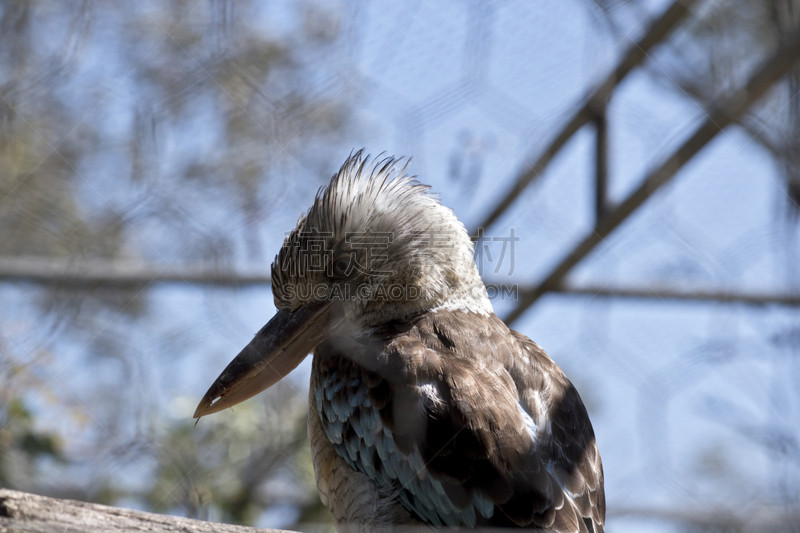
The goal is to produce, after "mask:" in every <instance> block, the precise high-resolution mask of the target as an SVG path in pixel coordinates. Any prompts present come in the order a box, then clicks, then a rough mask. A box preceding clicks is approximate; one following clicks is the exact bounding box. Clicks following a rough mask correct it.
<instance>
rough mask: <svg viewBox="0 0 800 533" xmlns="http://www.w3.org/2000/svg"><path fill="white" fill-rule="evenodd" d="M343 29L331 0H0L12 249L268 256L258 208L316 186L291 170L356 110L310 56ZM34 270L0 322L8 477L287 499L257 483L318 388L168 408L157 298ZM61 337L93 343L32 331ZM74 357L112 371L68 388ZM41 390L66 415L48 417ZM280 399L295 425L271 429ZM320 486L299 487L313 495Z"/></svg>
mask: <svg viewBox="0 0 800 533" xmlns="http://www.w3.org/2000/svg"><path fill="white" fill-rule="evenodd" d="M281 10H283V11H281ZM338 33H339V31H338V23H337V14H336V13H331V12H328V11H323V10H321V9H320V8H319V7H318V6H316V5H314V4H312V3H303V4H300V5H298V6H296V7H295V8H290V7H280V6H265V5H263V4H262V3H260V2H255V1H244V2H235V3H234V2H227V1H220V0H216V1H212V2H203V1H179V0H156V1H150V2H132V3H117V2H87V1H84V0H73V1H67V2H60V3H52V2H37V1H35V0H30V1H26V0H21V1H12V2H6V3H3V4H2V5H1V6H0V259H3V258H9V257H25V258H31V257H34V258H40V259H41V260H43V261H47V260H50V259H53V258H61V259H66V260H68V261H69V262H71V263H72V264H75V265H91V264H92V261H93V260H110V261H119V262H123V261H148V262H150V263H155V264H163V265H164V266H165V268H167V265H168V264H169V263H187V262H198V261H203V262H211V263H214V264H217V265H229V264H231V263H233V262H235V261H236V260H237V259H239V258H242V257H243V256H245V257H246V258H247V259H251V260H263V259H264V258H263V257H262V254H261V250H260V241H261V236H260V235H259V234H258V229H259V227H261V226H262V224H261V222H263V221H264V220H265V219H266V217H268V216H269V215H268V214H269V213H271V212H276V211H278V209H277V208H276V207H277V206H278V205H280V203H281V201H282V199H283V197H285V195H286V189H287V186H288V185H289V184H290V183H291V184H293V187H294V188H295V189H297V188H300V189H302V190H303V191H305V189H306V188H308V189H316V187H317V186H318V185H317V184H316V183H314V182H313V181H312V180H307V182H306V183H303V184H297V183H296V180H295V179H294V177H295V176H296V174H297V172H298V171H300V168H302V166H305V167H307V168H315V167H314V165H316V164H319V162H320V161H322V160H324V159H326V158H325V155H326V149H325V146H332V145H334V141H335V138H336V137H335V136H336V135H339V134H341V132H342V131H343V130H344V129H346V128H347V127H348V117H349V109H348V107H347V105H346V104H345V102H344V101H343V100H342V99H340V98H338V95H337V94H334V93H328V92H326V90H325V89H318V88H314V85H313V83H310V80H311V79H312V78H313V75H314V72H315V71H314V69H315V67H314V65H310V64H309V62H308V61H307V59H306V58H307V57H308V56H309V55H313V54H323V53H324V50H325V48H326V45H328V44H329V43H330V42H331V41H332V40H334V39H336V38H337V36H338ZM317 158H318V159H317ZM296 162H299V164H297V166H296V167H295V168H294V169H293V170H292V171H291V172H287V169H288V168H290V167H291V165H293V164H295V163H296ZM301 165H302V166H301ZM29 289H30V290H29V291H27V292H26V301H25V302H24V303H23V302H20V303H21V308H20V309H19V313H17V320H18V321H19V322H20V324H19V327H18V328H16V329H14V328H12V329H9V327H10V326H9V325H8V324H5V327H3V328H1V329H0V353H2V356H1V357H0V486H4V487H10V488H21V489H24V490H31V491H34V492H40V493H51V494H52V493H56V495H58V496H72V497H78V498H82V499H87V500H95V501H101V502H103V503H115V502H120V501H129V502H130V501H131V500H132V503H131V504H133V505H138V506H142V507H147V506H152V507H155V508H158V509H165V510H166V509H169V510H173V511H176V512H179V513H185V514H189V515H202V514H203V513H206V512H211V514H212V515H214V516H216V517H218V518H219V517H221V518H224V519H226V520H230V521H234V522H240V523H252V522H253V521H255V520H256V519H257V518H258V516H259V515H260V514H261V512H262V511H263V509H265V508H267V507H269V506H271V505H273V504H274V502H275V501H278V500H280V499H281V498H280V497H278V496H276V494H275V493H274V492H273V493H269V492H268V491H267V492H265V490H264V487H265V486H268V485H269V483H274V482H276V481H275V480H281V479H285V478H287V471H288V470H290V469H292V468H294V467H293V466H292V465H294V464H295V459H294V457H295V456H296V455H297V454H299V453H307V451H306V448H307V446H306V445H304V444H303V442H302V441H303V440H304V439H305V428H304V420H305V408H302V409H296V408H294V407H292V408H289V406H293V405H295V403H297V402H301V403H304V402H305V398H304V397H302V396H300V397H299V396H298V395H297V393H296V392H295V391H293V390H291V389H288V388H283V389H281V390H280V392H279V393H277V394H276V395H272V396H270V398H271V399H270V400H268V403H267V404H266V405H265V406H264V409H263V410H257V411H252V412H250V413H247V414H246V416H248V417H249V419H248V420H247V421H246V423H240V422H242V421H241V420H239V418H241V417H239V418H237V417H233V418H225V417H221V418H220V419H219V420H212V421H207V420H203V421H202V422H201V423H200V425H199V427H198V429H197V430H194V431H193V430H192V426H191V424H189V422H188V421H187V420H183V419H177V420H171V421H169V423H164V424H162V423H161V422H159V421H160V420H161V421H163V418H164V417H163V415H162V416H159V414H158V412H157V411H156V410H155V409H154V407H153V405H154V403H155V402H154V400H152V399H149V397H150V396H152V395H153V393H154V388H155V385H153V384H152V383H149V382H148V376H147V373H146V371H144V370H143V367H144V366H145V363H144V362H143V361H142V353H141V352H139V351H137V349H136V347H135V346H136V342H135V338H136V335H137V328H138V327H139V326H140V325H141V324H142V323H143V322H144V321H147V320H148V319H149V317H150V316H151V315H152V309H151V308H150V307H149V306H148V292H146V291H145V289H146V287H144V286H140V287H120V288H102V289H100V288H95V289H94V290H78V289H75V288H71V287H49V288H29ZM28 307H30V309H28ZM25 309H27V310H25ZM20 331H23V332H24V334H21V333H19V332H20ZM183 333H185V332H173V334H174V335H176V336H180V335H181V334H183ZM23 337H24V339H23ZM21 339H22V340H21ZM183 340H184V341H186V336H185V335H184V337H183ZM57 342H58V343H75V344H77V345H83V346H85V347H86V349H85V350H77V351H80V354H79V355H77V356H74V357H72V359H70V360H68V361H60V364H53V361H52V360H50V359H47V358H44V357H41V355H40V353H39V351H40V347H41V350H44V349H46V347H47V345H48V344H53V343H57ZM32 346H33V348H32ZM191 346H192V345H191V343H190V342H187V343H185V344H182V345H181V346H180V350H178V351H177V352H178V353H176V351H175V350H172V351H171V352H170V353H169V358H170V359H175V358H177V357H180V356H181V353H180V352H181V351H183V353H186V352H187V351H189V350H190V348H191ZM75 358H78V359H79V361H78V362H77V363H75V365H76V366H77V365H80V364H81V362H84V363H85V362H87V361H88V362H89V364H92V365H96V366H102V365H110V366H111V367H114V368H115V369H117V371H115V372H113V373H110V374H109V375H112V376H114V378H113V379H112V378H107V377H105V375H104V377H103V378H102V379H100V378H99V377H98V378H96V379H97V382H96V383H93V384H92V387H87V388H86V390H85V391H83V392H81V393H80V394H77V393H75V392H74V391H73V392H70V391H68V390H67V389H66V388H64V387H62V386H60V383H59V381H60V377H59V376H60V375H61V372H64V369H65V368H67V367H69V366H70V365H71V364H72V362H73V361H74V360H75ZM81 360H83V361H81ZM66 371H67V372H69V371H70V370H69V369H67V370H66ZM99 375H100V374H99V373H98V376H99ZM43 398H55V400H54V403H55V404H56V405H57V409H56V411H58V412H59V413H60V414H61V415H63V416H64V417H65V418H64V419H63V420H68V422H64V423H63V428H62V430H63V431H64V432H67V433H68V434H66V435H62V434H60V432H59V431H58V430H53V429H44V428H47V427H50V428H52V427H53V421H52V420H51V421H49V422H44V421H41V420H39V416H40V413H41V411H42V409H41V407H42V405H43V404H42V402H43V401H44V400H43ZM270 402H277V405H272V403H270ZM87 406H91V408H90V409H88V408H87ZM279 406H282V407H283V408H284V410H283V411H281V413H282V415H281V416H283V417H286V416H287V412H290V413H291V418H290V419H288V420H286V419H283V420H282V422H283V423H284V426H285V428H286V434H283V433H282V434H280V435H276V434H266V433H265V428H267V427H270V426H271V423H273V422H274V418H275V417H276V416H278V415H277V413H278V409H279ZM192 409H193V407H192V406H190V407H188V408H187V413H188V415H190V414H191V412H192ZM286 409H289V411H286ZM239 415H242V416H245V414H243V413H241V412H240V413H237V416H239ZM63 420H62V421H63ZM131 425H133V426H134V429H133V430H131V428H130V426H131ZM59 427H61V426H59ZM68 428H69V429H68ZM259 428H260V429H259ZM242 431H245V433H244V434H242ZM53 459H54V460H56V461H57V462H59V464H60V465H61V466H60V467H59V468H60V469H61V474H58V473H57V472H54V467H53V461H52V460H53ZM48 461H49V462H48ZM120 462H136V463H139V464H142V465H155V466H148V467H147V468H151V469H152V476H150V477H149V478H148V479H146V480H144V481H141V480H138V481H131V480H129V479H125V476H116V475H114V473H113V470H114V469H113V468H109V466H110V465H114V464H119V463H120ZM231 465H233V469H231V468H230V467H231ZM56 470H58V469H56ZM222 472H225V473H226V474H225V478H224V481H223V480H222V478H221V477H220V473H222ZM292 478H293V479H305V480H306V481H309V480H308V477H307V476H306V477H305V478H304V477H303V476H300V477H297V476H293V477H292ZM311 486H312V485H311V484H310V483H307V484H306V485H304V486H302V487H299V488H296V489H295V491H294V492H295V494H294V496H293V499H291V502H290V503H291V504H292V505H299V506H300V508H301V510H302V509H305V507H306V506H308V505H311V504H313V505H318V499H317V498H314V499H313V500H312V499H310V498H308V497H307V496H308V494H311V492H310V490H311V489H310V488H309V487H311ZM284 499H285V498H284ZM210 502H214V503H213V505H211V503H210ZM302 512H305V511H302Z"/></svg>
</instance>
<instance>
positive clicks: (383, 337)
mask: <svg viewBox="0 0 800 533" xmlns="http://www.w3.org/2000/svg"><path fill="white" fill-rule="evenodd" d="M348 342H349V341H348ZM358 344H359V346H358V347H356V346H354V345H352V342H351V343H350V345H349V346H348V343H347V342H343V341H342V342H339V343H331V344H329V345H328V346H327V347H324V348H323V349H322V350H321V351H319V352H316V353H319V354H321V353H327V354H328V356H327V357H329V358H330V357H347V358H348V359H350V360H351V361H352V362H354V363H356V364H357V365H359V366H361V367H362V368H363V369H364V372H367V373H369V374H370V375H369V376H366V375H365V378H364V380H363V381H364V382H370V383H371V385H370V389H369V399H370V402H369V405H370V407H371V408H374V409H377V410H378V411H379V416H380V422H381V424H382V425H383V427H384V428H386V429H387V430H388V431H389V434H390V435H391V438H392V445H393V446H396V447H397V449H398V450H399V451H400V453H401V454H402V457H405V458H408V462H409V464H413V463H414V462H415V459H414V458H415V457H419V459H421V462H422V463H423V464H422V465H418V466H417V467H416V468H417V470H418V472H417V476H416V478H417V479H415V481H414V483H417V482H418V480H419V479H424V478H425V476H430V477H431V478H432V479H433V480H435V481H436V483H438V484H439V485H437V487H439V486H440V487H441V489H443V491H444V493H445V494H446V496H447V499H448V501H447V502H446V504H447V505H445V506H444V508H441V507H442V505H441V502H440V503H438V504H437V503H436V500H435V498H434V499H433V502H434V503H433V505H434V507H435V509H434V511H437V510H438V513H439V514H438V518H441V519H442V522H443V523H450V522H448V520H449V519H450V518H452V517H453V516H455V517H456V519H463V517H462V515H459V514H458V512H459V510H466V511H469V512H470V513H473V514H474V515H475V516H477V517H478V518H477V521H476V522H475V525H485V526H489V525H491V526H511V527H514V526H516V527H528V528H531V527H534V528H536V527H538V528H542V529H546V530H547V531H551V532H553V533H561V532H578V531H595V532H600V531H602V530H603V527H602V525H603V521H604V513H605V505H604V500H603V485H602V466H601V464H600V456H599V454H598V453H597V447H596V444H595V442H594V434H593V432H592V428H591V424H590V422H589V418H588V415H587V413H586V409H585V408H584V406H583V403H582V402H581V400H580V397H579V396H578V393H577V391H575V389H574V387H572V385H571V384H570V383H569V381H568V380H567V379H566V377H565V376H564V374H563V372H562V371H561V370H560V369H559V368H558V367H557V366H556V365H555V364H554V363H553V362H552V361H551V360H550V359H549V358H548V357H547V355H546V354H545V353H544V352H543V351H542V350H541V349H540V348H539V347H538V346H536V345H535V344H534V343H532V342H531V341H530V340H528V339H527V338H525V337H524V336H522V335H520V334H518V333H512V332H511V331H510V330H508V328H506V326H505V325H504V324H503V323H502V322H501V321H500V320H499V319H498V318H497V317H495V316H491V317H487V316H483V315H477V314H470V313H464V312H461V311H455V312H437V313H428V314H425V315H422V316H420V317H418V318H417V319H415V320H413V321H411V322H405V323H397V324H392V325H390V326H387V327H385V328H381V329H380V330H377V331H375V333H374V336H373V337H372V338H371V340H369V341H366V342H365V343H358ZM340 373H341V371H340ZM333 401H334V402H335V401H336V399H335V398H333ZM342 402H344V398H343V399H342ZM358 416H362V417H363V413H362V414H361V415H358ZM344 431H345V432H346V431H347V428H345V429H344ZM351 433H357V432H351ZM361 446H362V448H361V450H362V452H363V450H364V448H363V443H362V444H361ZM354 456H355V457H356V458H357V455H354ZM353 464H354V466H355V467H356V468H357V469H358V468H360V467H361V463H359V462H358V460H356V461H355V462H354V463H353ZM420 466H421V468H420ZM394 469H395V467H394V466H392V467H391V468H389V469H388V470H390V471H391V470H394ZM377 472H378V475H385V471H383V470H380V469H378V470H377ZM401 485H402V486H399V487H398V490H401V491H402V490H406V489H407V487H408V483H403V484H401ZM415 490H417V491H419V490H426V489H425V486H424V485H419V484H418V485H415ZM423 496H425V495H421V497H423ZM406 499H407V500H408V501H410V503H404V505H407V507H410V509H409V510H410V511H411V512H414V513H415V514H416V515H417V516H420V518H421V519H423V520H424V519H425V514H424V513H427V512H428V510H426V509H423V508H422V507H420V506H421V505H422V503H419V502H421V501H422V500H424V499H425V498H422V500H419V501H418V500H415V499H413V498H411V497H410V496H409V497H407V498H406ZM437 507H438V508H437ZM448 513H449V514H448ZM481 515H482V516H481ZM463 525H468V524H466V523H463ZM589 528H591V529H589Z"/></svg>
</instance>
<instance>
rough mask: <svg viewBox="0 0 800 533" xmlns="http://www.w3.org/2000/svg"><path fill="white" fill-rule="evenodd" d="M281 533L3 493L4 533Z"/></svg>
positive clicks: (0, 530) (0, 518)
mask: <svg viewBox="0 0 800 533" xmlns="http://www.w3.org/2000/svg"><path fill="white" fill-rule="evenodd" d="M85 531H92V532H97V533H129V532H130V533H133V532H136V533H172V532H176V533H177V532H180V533H194V532H198V533H270V532H272V533H280V532H279V531H278V530H276V529H257V528H253V527H244V526H231V525H227V524H215V523H213V522H203V521H202V520H192V519H189V518H180V517H176V516H167V515H161V514H155V513H145V512H143V511H132V510H130V509H120V508H118V507H109V506H107V505H98V504H96V503H85V502H79V501H74V500H59V499H55V498H46V497H44V496H37V495H36V494H29V493H27V492H19V491H15V490H6V489H0V533H18V532H25V533H75V532H85Z"/></svg>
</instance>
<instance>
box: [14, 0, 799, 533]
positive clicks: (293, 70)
mask: <svg viewBox="0 0 800 533" xmlns="http://www.w3.org/2000/svg"><path fill="white" fill-rule="evenodd" d="M799 9H800V6H798V5H797V3H796V2H794V1H793V0H771V1H767V2H758V3H754V2H746V1H740V0H728V1H722V0H707V1H699V0H698V1H690V0H680V1H677V2H668V1H639V0H630V1H618V0H595V1H579V0H575V1H570V2H543V3H527V2H512V1H502V2H489V1H486V2H481V1H473V2H464V3H459V2H430V1H426V0H422V1H419V2H411V3H406V4H401V3H391V2H383V1H376V2H368V3H367V2H364V3H362V2H353V3H336V2H319V3H316V2H309V3H300V4H295V3H292V2H285V3H272V4H269V5H261V4H260V3H257V2H237V3H232V2H224V1H214V2H201V1H188V2H159V1H155V2H149V3H139V2H133V3H131V4H128V5H118V4H99V3H85V2H67V3H62V4H59V5H57V6H56V5H49V4H48V5H45V4H40V3H36V2H18V3H13V4H8V5H5V6H2V7H1V8H0V41H2V44H0V50H1V51H0V162H2V163H1V164H0V294H1V295H2V302H3V305H2V311H0V312H1V313H2V314H1V315H0V349H1V350H2V365H0V383H2V385H1V386H0V408H1V409H0V428H2V429H0V485H1V486H8V487H13V488H19V489H23V490H30V491H33V492H39V493H47V494H49V495H56V496H67V497H75V498H79V499H86V500H92V501H99V502H103V503H113V504H117V505H126V506H133V507H136V508H142V509H145V510H157V511H162V512H172V513H178V514H186V515H188V516H193V517H202V518H208V519H213V520H226V521H232V522H238V523H249V524H258V525H263V526H273V527H293V528H300V529H313V528H315V527H330V526H329V525H327V524H330V518H329V516H328V515H327V510H326V509H325V508H324V507H322V505H321V504H320V502H319V500H318V498H317V496H316V493H315V488H314V479H313V477H314V476H313V472H312V471H311V464H310V458H309V452H308V444H307V442H305V439H306V437H305V420H304V418H305V414H306V409H307V405H306V401H307V383H308V374H309V366H308V364H303V365H301V366H300V367H299V368H298V369H297V371H296V372H295V374H293V375H292V376H291V378H290V379H289V380H288V381H287V382H285V383H282V384H281V386H279V387H278V388H276V389H275V390H270V391H269V392H267V393H266V394H265V395H264V396H262V397H259V399H256V400H251V401H249V402H248V403H246V404H243V405H242V406H240V407H238V408H236V409H234V410H233V411H232V413H229V414H227V415H226V416H222V415H217V416H216V417H212V418H210V419H203V420H202V421H201V422H200V423H199V424H198V425H197V426H196V427H193V425H192V424H193V421H192V420H191V414H192V412H193V408H194V405H195V404H196V403H197V401H198V400H199V398H200V397H201V395H202V392H203V391H204V390H205V386H206V385H207V384H208V383H209V382H210V381H211V380H213V378H214V377H215V376H216V375H217V374H218V373H219V371H220V370H221V369H222V368H223V367H224V366H225V364H227V362H228V361H229V360H230V359H231V358H232V357H233V356H234V355H235V354H236V352H238V350H239V349H240V347H241V346H242V345H244V344H246V342H247V341H248V340H249V339H250V337H251V335H252V333H253V332H255V331H257V330H258V329H259V328H260V327H261V325H262V324H263V323H265V322H266V321H267V320H268V319H269V317H270V316H271V315H272V314H273V312H274V306H273V302H272V296H271V294H270V287H269V280H270V278H269V263H270V262H271V261H272V257H273V255H274V254H275V253H276V252H277V251H278V249H279V248H280V246H281V243H282V242H283V239H284V237H285V232H286V231H287V230H289V229H291V228H292V227H294V224H295V221H296V219H297V217H298V215H300V214H301V213H302V212H304V211H305V210H306V209H308V207H309V206H310V205H311V202H312V201H313V197H314V194H315V193H316V191H317V189H318V188H319V187H320V186H322V185H324V184H326V183H327V181H328V178H329V177H330V175H331V174H333V173H334V172H335V171H336V169H338V167H339V165H340V164H341V162H342V161H344V159H345V157H346V156H347V155H348V154H349V153H350V152H351V151H352V150H353V149H358V148H360V147H362V146H365V147H367V151H368V152H371V153H372V154H373V155H377V154H379V153H381V152H385V153H386V154H389V155H397V156H401V155H406V156H411V157H412V158H413V159H412V162H411V165H410V167H409V169H410V171H411V172H412V173H413V174H416V175H417V176H418V178H419V180H420V181H422V182H423V183H428V184H430V185H431V186H432V188H433V190H434V191H435V192H437V193H438V194H439V195H440V196H441V199H442V202H443V203H444V204H445V205H447V206H449V207H451V208H452V209H453V210H454V211H455V213H456V214H457V216H458V217H459V219H460V220H461V221H462V222H463V223H464V224H465V226H466V227H467V228H468V229H469V230H470V231H471V233H472V234H473V235H476V236H478V235H479V234H480V238H478V239H476V261H477V262H478V266H479V270H480V271H481V274H482V276H483V277H484V280H485V281H486V282H487V283H492V284H495V285H496V286H498V287H501V286H503V287H505V286H507V287H513V290H511V291H509V292H504V291H502V290H500V291H498V292H497V295H498V297H497V298H496V299H495V300H494V306H495V311H496V312H497V314H498V315H499V316H501V317H503V318H507V319H509V320H512V321H513V322H514V323H513V327H514V328H515V329H518V330H519V331H521V332H523V333H525V334H526V335H528V336H529V337H531V338H532V339H533V340H535V341H536V342H537V343H539V344H540V345H541V346H542V347H544V348H545V349H546V350H547V351H548V353H549V354H550V355H551V357H553V359H554V360H555V361H556V362H557V363H558V364H559V365H560V366H561V367H562V368H564V370H565V371H566V372H567V374H568V375H569V376H570V378H571V379H572V381H573V382H574V383H575V385H576V387H577V388H578V390H579V391H580V392H581V395H582V396H583V398H584V401H585V402H586V404H587V406H588V408H589V411H590V415H591V417H592V421H593V424H594V426H595V432H596V434H597V439H598V443H599V446H600V450H601V453H602V455H603V461H604V465H605V471H606V492H607V499H608V506H609V521H608V530H609V531H793V530H795V529H796V528H797V525H796V523H797V519H796V516H797V510H798V491H799V490H800V468H799V467H800V461H798V437H799V436H800V435H798V431H797V428H798V417H799V416H800V398H799V397H798V392H797V391H798V388H797V386H796V382H797V379H798V377H800V367H799V366H798V357H797V356H798V346H800V338H798V327H799V326H798V308H797V305H798V302H800V267H798V265H800V246H799V245H800V240H799V239H798V227H797V213H798V197H799V195H798V187H797V183H798V175H797V168H798V166H797V158H798V150H797V142H796V138H797V135H796V132H797V127H798V123H800V122H798V117H799V116H800V115H798V113H797V109H800V108H799V107H798V98H797V93H798V86H797V76H798V70H797V67H796V65H795V63H796V61H797V58H798V57H800V53H798V52H800V50H798V48H800V34H798V30H797V20H798V16H800V15H798V10H799Z"/></svg>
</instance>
